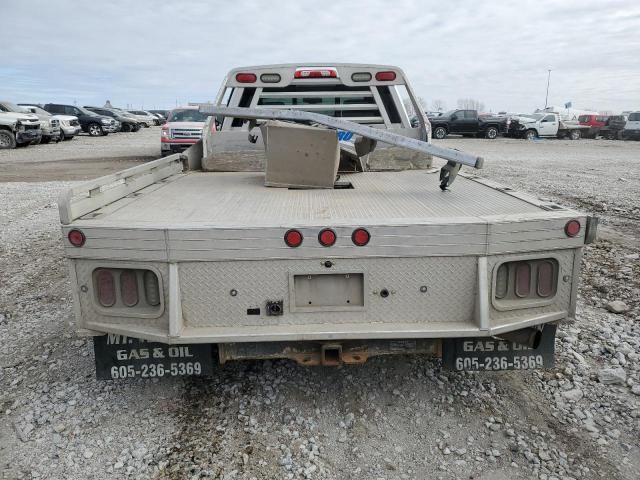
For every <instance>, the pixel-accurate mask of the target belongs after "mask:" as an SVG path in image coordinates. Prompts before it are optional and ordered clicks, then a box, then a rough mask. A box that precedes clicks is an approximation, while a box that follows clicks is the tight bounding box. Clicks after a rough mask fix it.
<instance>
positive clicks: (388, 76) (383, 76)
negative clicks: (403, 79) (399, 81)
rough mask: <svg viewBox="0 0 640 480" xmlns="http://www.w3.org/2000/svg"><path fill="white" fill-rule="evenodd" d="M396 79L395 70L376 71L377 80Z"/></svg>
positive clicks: (388, 80)
mask: <svg viewBox="0 0 640 480" xmlns="http://www.w3.org/2000/svg"><path fill="white" fill-rule="evenodd" d="M395 79H396V72H378V73H376V80H378V81H379V82H390V81H392V80H395Z"/></svg>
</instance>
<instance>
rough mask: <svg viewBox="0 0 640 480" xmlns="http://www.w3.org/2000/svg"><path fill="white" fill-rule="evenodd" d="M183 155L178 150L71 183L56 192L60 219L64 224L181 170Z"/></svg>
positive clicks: (182, 167)
mask: <svg viewBox="0 0 640 480" xmlns="http://www.w3.org/2000/svg"><path fill="white" fill-rule="evenodd" d="M183 160H184V156H183V155H182V154H180V153H176V154H174V155H170V156H168V157H165V158H160V159H158V160H154V161H152V162H149V163H145V164H143V165H136V166H135V167H131V168H127V169H126V170H122V171H121V172H117V173H113V174H111V175H105V176H103V177H99V178H96V179H95V180H91V181H89V182H86V183H83V184H81V185H78V186H75V187H72V188H70V189H69V190H66V191H64V192H62V193H61V194H60V197H59V198H58V210H59V212H60V222H61V223H62V224H63V225H68V224H69V223H71V222H73V221H74V220H75V219H77V218H80V217H81V216H83V215H86V214H87V213H90V212H93V211H94V210H97V209H99V208H102V207H104V206H105V205H108V204H110V203H113V202H115V201H116V200H120V199H121V198H123V197H126V196H127V195H130V194H132V193H134V192H137V191H138V190H141V189H143V188H145V187H148V186H149V185H151V184H153V183H155V182H158V181H160V180H163V179H165V178H167V177H170V176H172V175H175V174H177V173H181V172H182V171H183V169H184V165H183Z"/></svg>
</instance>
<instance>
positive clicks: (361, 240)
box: [351, 228, 371, 247]
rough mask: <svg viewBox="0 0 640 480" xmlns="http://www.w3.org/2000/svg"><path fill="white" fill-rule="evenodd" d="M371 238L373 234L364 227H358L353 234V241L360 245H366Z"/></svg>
mask: <svg viewBox="0 0 640 480" xmlns="http://www.w3.org/2000/svg"><path fill="white" fill-rule="evenodd" d="M370 239H371V235H369V232H367V231H366V230H365V229H364V228H356V229H355V230H354V231H353V233H352V234H351V241H352V242H353V243H354V244H356V245H357V246H358V247H364V246H365V245H366V244H367V243H369V240H370Z"/></svg>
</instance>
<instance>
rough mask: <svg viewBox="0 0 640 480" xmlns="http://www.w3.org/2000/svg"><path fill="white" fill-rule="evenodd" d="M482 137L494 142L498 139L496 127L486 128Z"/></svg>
mask: <svg viewBox="0 0 640 480" xmlns="http://www.w3.org/2000/svg"><path fill="white" fill-rule="evenodd" d="M484 136H485V137H487V138H488V139H490V140H495V139H496V138H498V129H497V128H496V127H488V128H487V131H486V132H485V134H484Z"/></svg>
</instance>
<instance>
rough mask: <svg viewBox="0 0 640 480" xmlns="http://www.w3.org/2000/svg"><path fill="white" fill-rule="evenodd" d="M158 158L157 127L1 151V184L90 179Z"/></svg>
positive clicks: (84, 136)
mask: <svg viewBox="0 0 640 480" xmlns="http://www.w3.org/2000/svg"><path fill="white" fill-rule="evenodd" d="M159 156H160V127H150V128H143V129H141V130H139V131H137V132H130V133H125V132H120V133H115V134H114V133H110V134H109V135H106V136H104V137H90V136H89V135H87V134H84V133H83V134H80V135H78V136H76V137H74V138H73V139H72V140H67V141H64V142H60V143H58V144H47V145H42V144H41V145H31V146H29V147H25V148H16V149H14V150H0V182H46V181H51V180H90V179H92V178H95V177H99V176H101V175H107V174H109V173H114V172H117V171H119V170H123V169H125V168H129V167H132V166H134V165H136V164H137V163H140V162H144V161H148V160H153V159H155V158H158V157H159Z"/></svg>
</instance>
